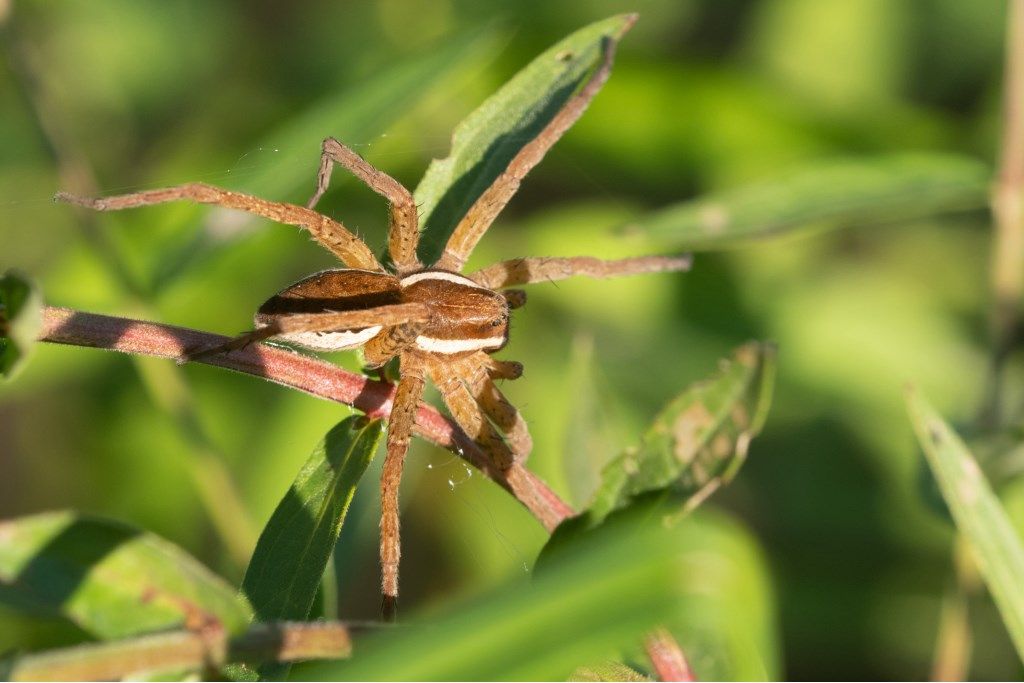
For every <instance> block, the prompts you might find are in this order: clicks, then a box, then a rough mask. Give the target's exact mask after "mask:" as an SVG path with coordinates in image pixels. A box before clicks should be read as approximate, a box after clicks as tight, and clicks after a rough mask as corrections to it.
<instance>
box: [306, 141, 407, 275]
mask: <svg viewBox="0 0 1024 683" xmlns="http://www.w3.org/2000/svg"><path fill="white" fill-rule="evenodd" d="M335 163H337V164H340V165H342V166H344V167H345V168H346V169H348V170H349V171H350V172H351V173H352V174H353V175H354V176H356V177H357V178H359V179H360V180H362V181H363V182H364V183H366V185H367V186H368V187H369V188H370V189H371V190H373V191H374V192H376V193H377V194H379V195H381V196H382V197H384V198H385V199H387V200H388V203H390V205H391V218H390V221H389V225H388V253H389V254H391V260H392V261H394V263H395V266H396V267H397V268H398V272H399V273H406V272H409V271H413V270H418V269H419V268H421V267H422V265H421V264H420V262H419V259H418V258H416V244H417V242H418V241H419V237H420V232H419V216H418V215H417V213H416V202H415V200H413V198H412V194H411V193H410V192H409V190H407V189H405V187H403V186H402V184H401V183H399V182H398V181H397V180H395V179H394V178H392V177H391V176H389V175H388V174H387V173H384V172H383V171H379V170H377V169H376V168H374V167H373V166H371V165H370V164H369V163H368V162H367V161H366V160H365V159H363V158H362V157H361V156H359V155H358V154H356V153H355V152H353V151H352V150H351V149H349V148H348V147H346V146H345V145H343V144H341V143H340V142H338V141H337V140H335V139H334V138H327V139H326V140H324V144H323V154H322V155H321V157H320V172H319V173H318V174H317V183H316V192H314V193H313V196H312V197H311V198H310V200H309V202H308V203H307V204H306V206H307V207H309V208H310V209H312V208H313V207H314V206H316V203H317V202H318V201H320V197H322V196H323V194H324V192H325V191H326V190H327V185H328V184H329V183H330V182H331V172H332V171H333V170H334V164H335Z"/></svg>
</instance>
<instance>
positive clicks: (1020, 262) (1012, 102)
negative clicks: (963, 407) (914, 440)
mask: <svg viewBox="0 0 1024 683" xmlns="http://www.w3.org/2000/svg"><path fill="white" fill-rule="evenodd" d="M1003 89H1004V100H1003V135H1002V145H1001V149H1000V159H999V171H998V175H997V179H996V183H995V185H994V187H993V188H992V211H993V215H994V219H995V240H994V245H993V252H992V297H993V301H992V310H991V317H990V329H991V335H992V361H991V377H990V391H989V394H988V396H987V404H986V406H985V410H984V411H983V422H984V423H985V425H986V426H995V425H998V423H999V421H1000V419H1001V417H1002V416H1001V412H1002V400H1003V396H1002V393H1003V391H1002V388H1003V387H1002V385H1003V378H1002V374H1003V366H1004V365H1005V362H1006V359H1007V357H1008V356H1009V354H1010V352H1011V351H1012V350H1013V346H1014V343H1015V341H1016V338H1017V337H1018V336H1019V328H1020V306H1021V299H1022V295H1024V0H1011V1H1010V3H1009V14H1008V17H1007V28H1006V64H1005V67H1004V76H1003Z"/></svg>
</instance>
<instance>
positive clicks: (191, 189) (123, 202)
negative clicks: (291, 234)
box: [54, 183, 384, 271]
mask: <svg viewBox="0 0 1024 683" xmlns="http://www.w3.org/2000/svg"><path fill="white" fill-rule="evenodd" d="M54 199H55V200H58V201H63V202H68V203H70V204H76V205H78V206H84V207H86V208H89V209H94V210H96V211H120V210H121V209H131V208H135V207H139V206H151V205H154V204H165V203H167V202H176V201H193V202H198V203H200V204H215V205H217V206H223V207H225V208H228V209H238V210H239V211H245V212H247V213H251V214H253V215H256V216H261V217H263V218H269V219H270V220H272V221H276V222H278V223H284V224H286V225H294V226H296V227H300V228H305V229H306V230H308V231H309V233H310V234H311V235H312V236H313V239H315V240H316V241H317V242H318V243H319V244H320V245H321V246H322V247H324V248H325V249H327V251H329V252H331V253H332V254H334V255H335V256H337V257H338V259H340V260H341V262H342V263H344V264H345V265H347V266H350V267H352V268H361V269H364V270H375V271H383V270H384V269H383V268H382V267H381V265H380V263H379V262H378V261H377V258H376V257H375V256H374V255H373V252H372V251H370V248H369V247H368V246H366V244H365V243H364V242H363V241H362V240H361V239H359V238H358V237H356V236H355V235H354V234H352V233H351V232H349V230H348V229H347V228H346V227H345V226H344V225H342V224H341V223H339V222H338V221H336V220H334V219H332V218H328V217H327V216H324V215H321V214H319V213H317V212H316V211H312V210H311V209H307V208H305V207H302V206H296V205H295V204H288V203H286V202H272V201H268V200H266V199H260V198H259V197H253V196H252V195H248V194H243V193H241V192H233V191H231V190H225V189H222V188H219V187H214V186H213V185H207V184H206V183H186V184H185V185H176V186H174V187H165V188H161V189H158V190H143V191H142V192H133V193H131V194H123V195H116V196H112V197H99V198H95V199H91V198H86V197H77V196H75V195H72V194H68V193H67V192H58V193H57V194H56V195H54Z"/></svg>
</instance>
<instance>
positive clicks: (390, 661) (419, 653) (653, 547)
mask: <svg viewBox="0 0 1024 683" xmlns="http://www.w3.org/2000/svg"><path fill="white" fill-rule="evenodd" d="M677 533H678V530H676V529H666V528H664V527H651V526H649V525H637V524H633V523H624V524H622V525H619V526H616V527H614V528H613V527H609V528H606V529H602V530H601V533H600V534H595V535H594V536H593V537H592V538H588V539H585V540H584V541H583V542H581V543H580V545H579V546H578V547H576V548H574V551H575V552H573V553H571V554H566V555H563V556H561V557H559V558H557V559H556V560H555V561H553V562H551V563H550V564H549V565H547V566H545V567H544V571H541V572H538V573H537V574H536V575H535V576H534V577H533V579H532V580H525V579H517V580H515V581H512V582H510V583H506V584H505V585H502V586H500V587H499V588H498V589H497V590H495V591H493V592H491V593H489V594H487V595H486V596H483V597H480V598H478V599H475V600H470V601H466V600H463V601H459V602H456V603H452V604H450V605H447V606H445V607H444V609H443V611H441V612H437V613H431V614H430V615H429V616H423V617H421V618H418V619H417V618H410V619H409V620H408V621H404V622H403V624H402V626H401V628H398V629H393V630H388V631H385V632H381V633H378V634H374V635H372V636H369V637H367V638H366V639H365V640H364V641H361V642H359V643H357V644H356V652H357V655H356V656H355V657H354V658H353V659H352V660H349V661H347V662H337V663H325V664H318V665H313V666H303V667H301V668H299V669H298V670H297V671H296V672H295V673H296V677H297V678H299V679H301V680H311V679H313V680H315V679H320V680H327V679H330V680H379V679H387V680H564V679H565V678H566V677H567V676H568V675H569V674H570V673H571V672H572V671H574V670H575V669H576V668H577V667H579V666H580V665H582V664H585V663H586V662H588V661H600V660H602V659H607V658H608V656H609V652H615V651H617V650H618V649H621V648H625V647H629V646H630V644H631V643H633V642H639V639H640V638H641V637H642V634H643V633H644V632H645V631H647V630H648V629H650V628H651V627H653V626H654V625H656V624H658V623H660V622H663V621H664V620H666V619H668V618H669V617H670V616H671V615H673V614H675V613H677V612H678V611H679V610H681V609H683V605H684V603H683V598H682V596H681V595H680V590H679V581H678V575H679V572H680V567H681V561H680V559H679V545H678V543H677V542H676V534H677Z"/></svg>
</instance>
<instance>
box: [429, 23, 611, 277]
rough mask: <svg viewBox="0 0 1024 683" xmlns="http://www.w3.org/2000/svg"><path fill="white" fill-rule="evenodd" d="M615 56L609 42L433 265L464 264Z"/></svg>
mask: <svg viewBox="0 0 1024 683" xmlns="http://www.w3.org/2000/svg"><path fill="white" fill-rule="evenodd" d="M614 56H615V44H614V42H609V43H608V45H607V47H606V48H605V54H604V61H603V62H602V64H601V66H600V67H598V68H597V70H595V71H594V73H593V74H592V75H591V76H590V79H589V80H588V81H586V83H584V84H583V86H582V87H581V88H580V89H579V90H578V91H577V92H576V93H575V94H574V95H572V96H571V97H570V98H569V99H568V101H566V103H565V104H564V105H562V108H561V109H560V110H559V111H558V113H557V114H555V116H554V118H552V119H551V121H549V122H548V124H547V125H546V126H544V128H543V129H542V130H541V131H540V132H539V133H537V136H536V137H535V138H533V140H531V141H530V142H528V143H526V145H525V146H523V147H522V148H521V149H520V150H519V152H518V153H517V154H516V155H515V156H514V157H512V160H511V161H510V162H509V164H508V166H507V167H506V168H505V170H504V171H502V173H501V174H500V175H498V177H497V178H495V179H494V182H493V183H491V186H490V187H488V188H487V189H486V190H484V192H483V193H482V194H481V195H480V196H479V197H478V198H477V200H476V202H474V203H473V205H472V206H471V207H469V210H468V211H467V212H466V215H465V216H464V217H463V218H462V220H461V221H459V223H458V225H456V226H455V230H454V231H453V232H452V234H451V237H449V238H448V243H447V244H446V245H445V248H444V253H443V254H442V255H441V258H440V259H438V261H437V263H436V264H434V266H435V267H436V268H441V269H444V270H452V271H456V272H458V271H460V270H462V266H463V265H465V263H466V260H467V259H468V258H469V255H470V254H471V253H472V252H473V249H474V247H476V244H477V242H479V241H480V238H481V237H483V236H484V233H485V232H487V229H488V228H489V227H491V223H493V222H494V219H495V218H497V216H498V214H499V213H501V211H502V209H504V208H505V205H506V204H508V203H509V200H511V199H512V197H513V196H514V195H515V193H516V191H518V190H519V184H520V183H521V182H522V180H523V178H524V177H526V174H527V173H529V172H530V170H531V169H532V168H533V167H534V166H536V165H537V164H539V163H540V161H541V159H543V158H544V155H545V154H547V152H548V150H549V149H551V147H552V146H553V145H554V144H555V143H556V142H558V140H559V138H561V137H562V136H563V135H564V134H565V132H566V131H567V130H569V128H570V127H571V126H572V125H573V124H574V123H576V121H577V120H578V119H579V118H580V116H582V115H583V112H584V110H586V108H587V105H588V104H590V100H592V99H593V98H594V96H595V95H596V94H597V91H598V90H600V89H601V86H602V85H604V83H605V81H607V80H608V75H609V73H610V72H611V66H612V59H613V58H614Z"/></svg>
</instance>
